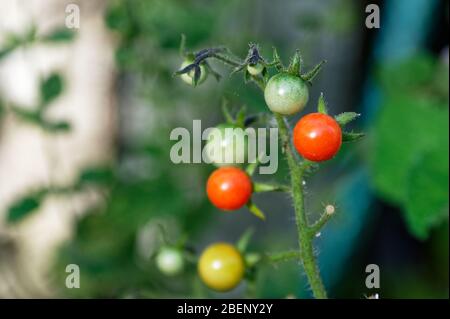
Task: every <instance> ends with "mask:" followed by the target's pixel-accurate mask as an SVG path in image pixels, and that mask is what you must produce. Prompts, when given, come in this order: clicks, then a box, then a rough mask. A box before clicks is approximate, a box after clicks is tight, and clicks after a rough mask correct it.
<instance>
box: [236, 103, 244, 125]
mask: <svg viewBox="0 0 450 319" xmlns="http://www.w3.org/2000/svg"><path fill="white" fill-rule="evenodd" d="M246 113H247V108H246V107H245V105H243V106H242V107H241V108H240V109H239V111H238V112H237V114H236V125H237V126H239V127H244V123H245V114H246Z"/></svg>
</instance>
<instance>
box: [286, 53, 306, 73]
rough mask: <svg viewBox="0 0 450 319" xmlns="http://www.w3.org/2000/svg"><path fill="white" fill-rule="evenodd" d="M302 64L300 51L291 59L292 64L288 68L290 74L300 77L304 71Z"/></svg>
mask: <svg viewBox="0 0 450 319" xmlns="http://www.w3.org/2000/svg"><path fill="white" fill-rule="evenodd" d="M302 63H303V61H302V56H301V54H300V51H299V50H297V51H296V52H295V54H294V56H293V57H292V59H291V63H290V64H289V66H288V72H289V73H291V74H293V75H295V76H298V75H300V72H301V70H302Z"/></svg>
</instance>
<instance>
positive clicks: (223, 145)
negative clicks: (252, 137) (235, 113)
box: [204, 124, 248, 167]
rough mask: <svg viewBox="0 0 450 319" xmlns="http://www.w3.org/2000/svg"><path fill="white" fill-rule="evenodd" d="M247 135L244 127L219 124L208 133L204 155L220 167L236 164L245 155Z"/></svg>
mask: <svg viewBox="0 0 450 319" xmlns="http://www.w3.org/2000/svg"><path fill="white" fill-rule="evenodd" d="M247 146H248V135H247V133H245V131H244V129H243V128H241V127H239V126H236V125H231V124H220V125H218V126H217V127H215V128H214V129H213V130H211V132H210V133H209V134H208V138H207V142H206V145H205V148H204V152H205V157H206V159H208V160H209V162H211V163H212V164H214V165H216V166H218V167H220V166H226V165H237V164H242V163H244V162H245V160H246V157H247Z"/></svg>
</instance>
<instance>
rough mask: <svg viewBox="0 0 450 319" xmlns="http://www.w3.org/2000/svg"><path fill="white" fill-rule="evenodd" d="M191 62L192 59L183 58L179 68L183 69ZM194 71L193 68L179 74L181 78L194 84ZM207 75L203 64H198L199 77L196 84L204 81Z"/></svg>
mask: <svg viewBox="0 0 450 319" xmlns="http://www.w3.org/2000/svg"><path fill="white" fill-rule="evenodd" d="M192 62H193V61H192V60H184V62H183V63H182V64H181V67H180V70H181V69H184V68H185V67H187V66H188V65H189V64H191V63H192ZM194 72H195V71H194V70H191V71H189V72H188V73H183V74H181V79H182V80H183V81H184V82H186V83H187V84H190V85H194ZM207 77H208V73H207V71H206V68H205V66H204V65H203V64H200V79H198V82H197V85H198V84H202V83H203V82H205V80H206V78H207Z"/></svg>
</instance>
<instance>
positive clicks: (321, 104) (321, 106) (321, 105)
mask: <svg viewBox="0 0 450 319" xmlns="http://www.w3.org/2000/svg"><path fill="white" fill-rule="evenodd" d="M317 111H318V112H319V113H323V114H328V109H327V103H326V102H325V98H324V97H323V93H320V96H319V101H318V102H317ZM338 122H339V121H338Z"/></svg>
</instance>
